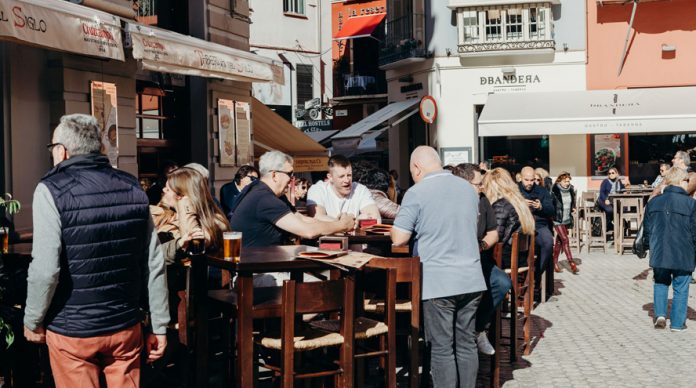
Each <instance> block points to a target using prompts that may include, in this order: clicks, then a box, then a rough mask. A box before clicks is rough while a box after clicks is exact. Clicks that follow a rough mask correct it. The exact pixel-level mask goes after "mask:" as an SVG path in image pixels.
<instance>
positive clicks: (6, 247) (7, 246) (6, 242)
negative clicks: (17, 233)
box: [0, 227, 10, 254]
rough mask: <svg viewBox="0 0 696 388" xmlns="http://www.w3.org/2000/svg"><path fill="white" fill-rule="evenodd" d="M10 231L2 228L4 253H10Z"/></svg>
mask: <svg viewBox="0 0 696 388" xmlns="http://www.w3.org/2000/svg"><path fill="white" fill-rule="evenodd" d="M9 232H10V231H9V230H8V229H7V228H5V227H0V238H2V253H3V254H8V253H10V233H9Z"/></svg>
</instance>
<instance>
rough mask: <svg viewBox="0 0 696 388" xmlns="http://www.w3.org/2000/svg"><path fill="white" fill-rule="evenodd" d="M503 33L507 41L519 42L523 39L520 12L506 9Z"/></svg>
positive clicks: (519, 10)
mask: <svg viewBox="0 0 696 388" xmlns="http://www.w3.org/2000/svg"><path fill="white" fill-rule="evenodd" d="M505 31H506V33H507V39H510V40H521V39H522V38H523V37H524V33H523V29H522V10H521V9H519V8H517V9H508V10H507V12H506V17H505Z"/></svg>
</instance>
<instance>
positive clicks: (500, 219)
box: [493, 198, 521, 245]
mask: <svg viewBox="0 0 696 388" xmlns="http://www.w3.org/2000/svg"><path fill="white" fill-rule="evenodd" d="M493 211H494V212H495V221H496V223H497V224H498V241H500V242H502V243H505V244H507V245H510V243H511V241H510V240H511V239H512V234H513V233H515V232H517V231H518V230H519V229H520V227H521V224H520V219H519V217H518V216H517V211H515V208H514V207H513V206H512V204H511V203H510V201H508V200H507V199H505V198H501V199H499V200H497V201H495V203H493Z"/></svg>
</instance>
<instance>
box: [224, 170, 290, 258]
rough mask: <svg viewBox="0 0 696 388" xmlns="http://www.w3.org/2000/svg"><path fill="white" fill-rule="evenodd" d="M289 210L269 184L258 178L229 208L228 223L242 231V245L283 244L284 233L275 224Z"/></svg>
mask: <svg viewBox="0 0 696 388" xmlns="http://www.w3.org/2000/svg"><path fill="white" fill-rule="evenodd" d="M291 212H292V211H291V210H290V208H289V207H288V205H287V204H286V203H285V202H283V201H282V200H281V199H280V198H278V197H277V196H276V195H275V193H273V191H272V190H271V188H270V187H268V185H266V184H265V183H263V182H261V181H258V183H255V184H254V185H253V186H252V187H250V188H249V192H248V193H246V195H245V196H244V198H242V200H241V202H240V203H239V204H238V205H237V208H236V209H234V211H233V212H232V216H231V217H230V226H231V227H232V230H234V231H237V232H242V245H243V246H245V247H264V246H270V245H282V244H283V243H284V242H285V240H286V239H287V233H286V232H285V231H284V230H283V229H280V228H278V227H277V226H276V225H275V224H276V222H278V220H280V219H281V218H283V217H284V216H285V215H286V214H289V213H291Z"/></svg>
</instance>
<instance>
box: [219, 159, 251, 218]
mask: <svg viewBox="0 0 696 388" xmlns="http://www.w3.org/2000/svg"><path fill="white" fill-rule="evenodd" d="M257 179H259V170H257V169H256V168H254V166H247V165H244V166H242V167H239V170H237V173H236V174H234V179H233V180H232V182H229V183H225V184H224V185H222V187H221V188H220V204H221V205H222V211H223V212H224V213H225V215H227V217H228V218H229V217H230V215H229V214H228V213H229V212H230V209H232V205H233V204H234V200H235V199H237V195H239V193H240V192H241V191H242V190H243V189H244V188H245V187H246V186H247V185H248V184H249V183H251V182H253V181H255V180H257Z"/></svg>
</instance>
